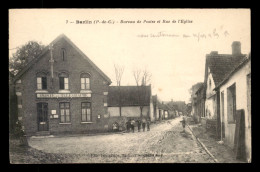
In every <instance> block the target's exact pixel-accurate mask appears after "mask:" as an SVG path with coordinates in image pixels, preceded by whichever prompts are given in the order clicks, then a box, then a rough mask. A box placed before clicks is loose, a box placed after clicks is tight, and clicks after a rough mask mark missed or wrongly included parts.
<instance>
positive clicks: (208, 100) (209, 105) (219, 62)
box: [201, 41, 246, 137]
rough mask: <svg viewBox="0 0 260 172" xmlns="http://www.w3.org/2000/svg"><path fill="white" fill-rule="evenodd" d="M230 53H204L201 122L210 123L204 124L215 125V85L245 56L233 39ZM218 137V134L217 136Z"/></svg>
mask: <svg viewBox="0 0 260 172" xmlns="http://www.w3.org/2000/svg"><path fill="white" fill-rule="evenodd" d="M231 47H232V54H218V52H217V51H212V52H211V53H210V54H207V55H206V63H205V77H204V86H205V87H204V94H205V118H204V119H201V122H202V123H205V124H207V123H208V124H210V125H206V126H211V124H212V126H213V127H215V128H216V127H217V126H218V125H217V121H218V119H217V118H218V116H217V113H218V110H219V109H218V108H219V96H218V95H217V92H216V90H214V89H215V87H216V86H217V85H218V84H219V83H220V82H221V81H222V80H223V79H224V78H225V76H226V75H227V74H228V73H229V72H230V71H232V70H233V69H234V68H235V67H236V66H237V65H238V64H240V63H241V62H242V61H243V60H244V59H245V58H246V55H245V54H241V44H240V42H238V41H234V42H233V43H232V45H231ZM219 131H220V129H219V128H216V134H217V135H219V134H218V133H219ZM218 137H219V136H218Z"/></svg>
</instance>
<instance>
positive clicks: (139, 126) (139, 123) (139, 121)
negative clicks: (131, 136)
mask: <svg viewBox="0 0 260 172" xmlns="http://www.w3.org/2000/svg"><path fill="white" fill-rule="evenodd" d="M136 123H137V127H138V132H140V130H141V120H140V119H137V120H136Z"/></svg>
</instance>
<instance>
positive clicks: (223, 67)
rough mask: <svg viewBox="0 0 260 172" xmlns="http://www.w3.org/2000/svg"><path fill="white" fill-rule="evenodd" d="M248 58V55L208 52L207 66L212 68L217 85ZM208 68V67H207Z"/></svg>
mask: <svg viewBox="0 0 260 172" xmlns="http://www.w3.org/2000/svg"><path fill="white" fill-rule="evenodd" d="M245 58H246V55H244V54H241V55H236V56H234V55H230V54H208V55H207V56H206V67H209V68H210V72H211V73H212V77H213V80H214V82H215V85H218V84H219V83H220V82H221V81H222V80H223V79H224V78H225V76H226V75H227V74H228V73H230V72H231V71H232V70H233V69H234V68H235V67H236V66H237V65H238V64H240V63H241V61H243V60H244V59H245ZM206 70H207V68H206Z"/></svg>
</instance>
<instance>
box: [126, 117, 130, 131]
mask: <svg viewBox="0 0 260 172" xmlns="http://www.w3.org/2000/svg"><path fill="white" fill-rule="evenodd" d="M130 125H131V124H130V119H129V120H128V121H127V122H126V131H127V132H129V130H130Z"/></svg>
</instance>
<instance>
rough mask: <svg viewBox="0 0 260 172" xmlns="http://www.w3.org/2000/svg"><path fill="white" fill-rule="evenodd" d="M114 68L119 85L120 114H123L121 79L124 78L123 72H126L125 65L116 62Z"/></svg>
mask: <svg viewBox="0 0 260 172" xmlns="http://www.w3.org/2000/svg"><path fill="white" fill-rule="evenodd" d="M114 68H115V75H116V85H117V86H118V87H119V101H118V102H119V114H120V116H122V114H121V113H122V112H121V111H122V110H121V109H122V108H121V106H122V105H121V104H122V103H121V88H120V85H121V79H122V76H123V73H124V70H125V67H124V66H120V65H116V64H114Z"/></svg>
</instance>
